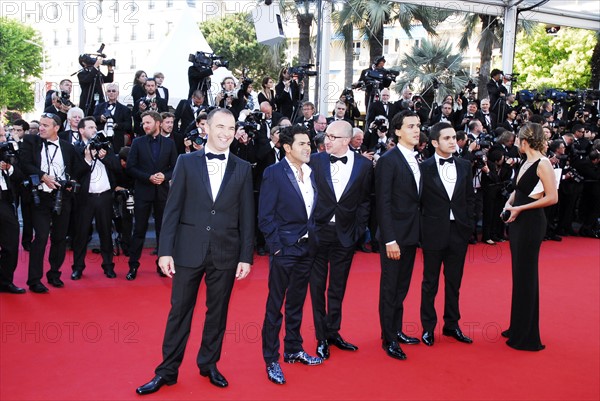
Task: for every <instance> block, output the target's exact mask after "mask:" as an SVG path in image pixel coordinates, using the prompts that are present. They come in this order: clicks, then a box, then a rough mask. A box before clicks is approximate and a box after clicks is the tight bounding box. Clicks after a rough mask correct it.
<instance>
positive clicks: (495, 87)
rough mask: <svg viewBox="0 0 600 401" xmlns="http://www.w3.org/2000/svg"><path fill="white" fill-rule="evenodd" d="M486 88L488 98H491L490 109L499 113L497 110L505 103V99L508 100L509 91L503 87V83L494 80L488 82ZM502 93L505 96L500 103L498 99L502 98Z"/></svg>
mask: <svg viewBox="0 0 600 401" xmlns="http://www.w3.org/2000/svg"><path fill="white" fill-rule="evenodd" d="M485 87H486V88H487V91H488V96H489V98H490V107H491V109H492V110H494V111H495V112H497V108H498V106H500V103H503V99H506V95H508V90H507V89H506V87H505V86H504V85H502V83H501V82H498V81H495V80H494V79H493V78H492V79H490V80H489V81H488V83H487V84H486V85H485ZM501 93H503V94H504V96H503V97H502V99H501V100H500V101H498V99H499V98H500V97H501V96H500V94H501ZM502 118H504V117H502Z"/></svg>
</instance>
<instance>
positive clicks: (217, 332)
mask: <svg viewBox="0 0 600 401" xmlns="http://www.w3.org/2000/svg"><path fill="white" fill-rule="evenodd" d="M202 277H206V278H205V284H206V316H205V319H204V329H203V331H202V344H201V345H200V350H199V351H198V356H197V359H196V363H197V365H198V367H199V368H200V370H201V371H205V370H208V369H210V368H212V367H214V366H215V365H216V363H217V362H218V361H219V359H220V358H221V347H222V345H223V337H224V335H225V328H226V326H227V312H228V308H229V298H230V296H231V289H232V288H233V282H234V280H235V269H227V270H218V269H216V268H215V266H214V265H213V262H212V256H211V254H210V253H208V254H207V255H206V259H205V260H204V263H203V264H202V265H201V266H198V267H193V268H192V267H183V266H176V267H175V275H174V276H173V288H172V291H171V310H170V311H169V317H168V319H167V327H166V329H165V337H164V339H163V345H162V354H163V361H162V363H161V364H160V365H159V366H158V367H157V368H156V370H155V372H156V374H157V375H160V376H162V377H163V378H165V379H166V380H169V381H170V380H176V379H177V376H178V372H179V366H180V365H181V361H182V360H183V355H184V353H185V347H186V345H187V340H188V337H189V336H190V328H191V325H192V316H193V314H194V307H195V306H196V299H197V297H198V288H199V287H200V282H201V281H202Z"/></svg>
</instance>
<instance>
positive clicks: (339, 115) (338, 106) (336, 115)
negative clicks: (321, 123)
mask: <svg viewBox="0 0 600 401" xmlns="http://www.w3.org/2000/svg"><path fill="white" fill-rule="evenodd" d="M334 121H346V122H347V123H348V124H350V125H351V126H352V127H354V121H352V120H350V119H348V118H347V117H346V103H344V102H342V101H339V100H338V101H337V102H335V109H334V110H333V116H331V117H329V118H327V124H331V123H332V122H334Z"/></svg>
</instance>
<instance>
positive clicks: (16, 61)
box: [0, 18, 43, 112]
mask: <svg viewBox="0 0 600 401" xmlns="http://www.w3.org/2000/svg"><path fill="white" fill-rule="evenodd" d="M27 41H29V42H34V43H38V44H40V46H41V43H42V40H41V38H40V37H39V35H38V34H37V32H36V31H35V30H34V29H33V28H31V27H28V26H26V25H23V24H21V23H20V22H18V21H15V20H12V19H7V18H0V107H7V108H8V109H12V110H19V111H22V112H27V111H31V110H33V108H34V89H33V80H34V78H40V77H41V76H42V72H43V69H42V63H43V50H42V48H41V47H38V46H36V45H34V44H31V43H28V42H27Z"/></svg>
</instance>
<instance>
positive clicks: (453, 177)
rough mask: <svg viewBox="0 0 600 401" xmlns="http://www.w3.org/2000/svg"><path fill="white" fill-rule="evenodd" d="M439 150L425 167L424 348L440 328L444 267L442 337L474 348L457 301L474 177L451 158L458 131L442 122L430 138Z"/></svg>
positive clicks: (469, 227) (461, 161)
mask: <svg viewBox="0 0 600 401" xmlns="http://www.w3.org/2000/svg"><path fill="white" fill-rule="evenodd" d="M429 138H430V140H431V143H432V144H433V146H434V148H435V154H434V156H433V157H430V158H429V159H427V160H425V161H424V162H423V163H421V165H420V167H421V177H422V186H421V248H422V249H423V260H424V268H423V283H422V286H421V324H422V325H423V337H422V339H423V343H424V344H425V345H428V346H432V345H433V343H434V334H433V331H434V329H435V326H436V324H437V315H436V312H435V296H436V294H437V291H438V283H439V279H440V270H441V266H442V263H443V264H444V289H445V291H444V292H445V302H444V327H443V330H442V334H443V335H445V336H450V337H453V338H454V339H456V340H457V341H460V342H463V343H472V342H473V340H471V339H470V338H469V337H467V336H465V335H464V334H463V332H462V331H461V329H460V327H459V325H458V321H459V320H460V311H459V306H458V303H459V302H458V301H459V300H458V298H459V292H460V284H461V281H462V275H463V269H464V264H465V257H466V254H467V247H468V244H469V237H470V235H471V231H472V229H473V200H474V194H473V176H472V173H471V163H470V162H469V161H467V160H465V159H461V158H457V157H454V156H452V155H453V154H454V152H456V131H454V128H452V126H451V125H450V124H447V123H439V124H436V125H434V126H433V127H431V132H430V134H429Z"/></svg>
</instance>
